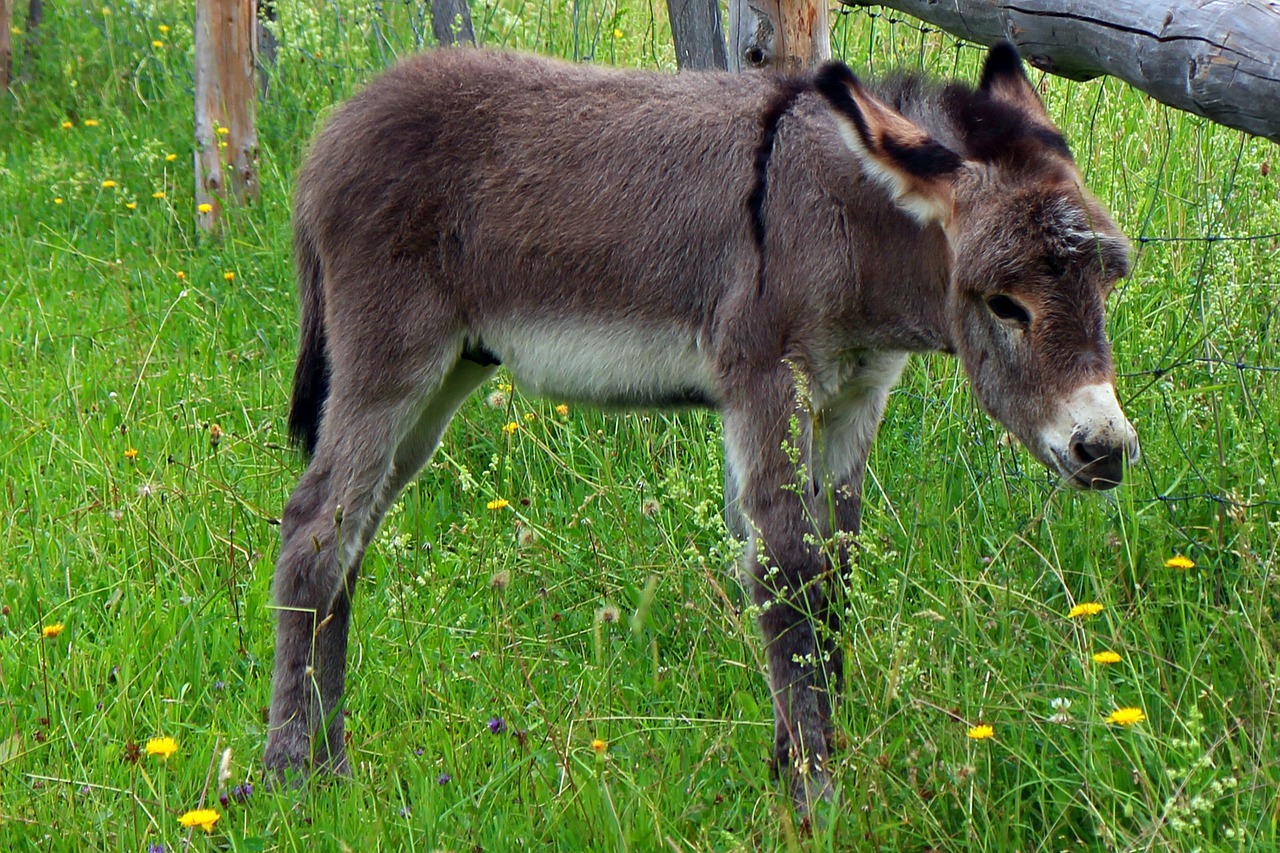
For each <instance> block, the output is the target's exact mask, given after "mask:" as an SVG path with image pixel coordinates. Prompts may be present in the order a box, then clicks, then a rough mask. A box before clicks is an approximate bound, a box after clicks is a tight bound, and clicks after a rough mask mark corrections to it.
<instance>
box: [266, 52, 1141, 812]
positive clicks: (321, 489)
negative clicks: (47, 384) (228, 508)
mask: <svg viewBox="0 0 1280 853" xmlns="http://www.w3.org/2000/svg"><path fill="white" fill-rule="evenodd" d="M294 229H295V252H296V258H297V266H298V273H299V280H300V288H301V330H302V331H301V352H300V354H299V357H298V364H297V370H296V373H295V376H294V390H293V401H292V409H291V413H290V420H289V425H290V430H291V432H292V434H293V436H294V437H295V438H296V439H297V440H298V441H300V442H301V443H302V444H304V445H305V447H306V449H307V450H308V452H309V453H311V455H312V458H311V464H310V467H308V468H307V471H306V473H305V474H304V475H303V477H302V480H301V482H300V483H299V484H298V486H297V488H296V489H295V490H294V492H293V495H292V497H291V498H290V499H289V503H288V506H287V507H286V508H285V512H284V518H283V522H282V527H281V533H282V537H283V544H282V548H281V552H280V558H279V563H278V564H277V568H276V575H275V596H276V599H277V601H278V603H279V608H280V610H279V627H278V634H277V645H276V660H275V677H274V685H273V694H272V700H271V715H270V734H269V738H268V742H267V749H266V763H267V766H268V767H269V768H270V769H271V770H273V771H275V772H276V773H277V774H279V775H284V773H285V771H287V770H290V769H293V770H296V771H299V772H306V770H307V769H308V768H310V767H312V766H315V765H320V766H324V767H327V768H328V769H331V770H333V771H336V772H346V771H347V769H348V767H347V760H346V756H345V753H344V749H343V722H342V695H343V681H344V675H345V668H346V648H347V632H348V624H349V620H350V615H351V594H352V588H353V586H354V584H355V580H356V573H357V569H358V567H359V565H360V560H361V557H362V556H363V554H364V551H365V548H366V547H367V546H368V544H369V541H370V539H371V538H372V536H373V534H374V531H375V530H376V529H377V527H378V524H379V522H380V521H381V519H382V517H383V514H384V513H385V512H386V510H387V508H388V506H389V505H390V504H391V502H392V501H394V500H395V498H396V496H397V495H398V494H399V493H400V491H401V489H403V488H404V486H405V485H406V484H407V483H408V482H409V481H410V479H412V478H413V477H414V476H415V475H416V473H417V472H418V470H419V469H420V468H421V467H422V466H423V464H424V463H425V462H426V461H427V460H428V459H429V458H430V456H431V454H432V452H433V451H434V450H435V448H436V445H437V444H438V443H439V441H440V436H441V434H442V433H443V431H444V429H445V426H446V425H447V424H448V422H449V420H450V418H451V417H452V415H453V413H454V411H455V410H456V409H457V407H458V406H459V405H460V404H461V402H462V401H463V400H464V399H465V398H466V397H467V395H468V394H470V393H471V392H472V391H473V390H474V389H475V388H476V387H477V386H479V385H480V384H481V383H482V382H484V381H485V380H486V379H487V378H489V377H490V376H492V375H493V372H494V371H495V370H496V369H497V365H498V364H505V365H506V366H507V368H508V369H509V370H510V371H511V372H512V374H513V375H514V376H515V377H516V379H517V381H519V382H520V383H521V384H522V385H523V386H524V387H525V388H526V389H528V390H529V391H530V392H531V393H536V394H546V395H550V396H554V397H556V398H559V399H564V400H571V401H580V402H586V403H595V404H600V405H604V406H623V407H626V406H671V405H702V406H712V407H715V408H717V409H718V410H719V411H720V412H721V415H722V417H723V421H724V434H725V452H726V472H727V473H726V478H725V479H726V487H725V500H726V507H727V511H728V514H729V519H730V524H731V527H732V529H733V530H734V532H735V533H737V534H738V535H739V536H741V537H742V538H743V539H744V540H745V541H746V543H747V547H746V555H745V558H744V559H745V561H746V565H747V568H748V569H749V571H750V574H751V576H752V578H753V582H752V593H753V597H754V599H755V601H756V602H757V603H758V604H759V605H760V607H761V609H762V616H761V618H760V626H761V630H762V633H763V635H764V643H765V648H766V652H767V655H766V656H767V660H768V677H769V683H770V686H771V690H772V696H773V703H774V710H775V719H776V727H775V736H774V759H775V763H776V767H777V769H778V770H779V772H780V773H781V775H782V776H783V777H784V779H785V780H786V782H787V784H788V786H789V790H790V793H791V796H792V797H793V799H794V802H795V804H796V806H797V807H798V808H799V809H801V810H803V811H807V810H808V809H810V808H811V807H812V806H813V805H814V804H815V803H817V802H820V801H823V800H829V799H831V798H832V797H833V795H834V791H833V788H832V782H831V771H830V768H829V758H830V752H829V731H828V730H829V727H830V725H831V720H832V706H833V703H834V700H835V696H836V694H837V693H838V690H839V686H840V681H841V678H842V673H843V666H842V661H841V660H840V655H839V649H838V647H836V646H835V645H834V644H833V643H832V642H831V639H830V638H832V637H833V636H835V634H836V632H837V631H838V629H839V627H840V612H839V609H840V608H839V607H838V606H837V605H835V604H833V603H832V602H831V601H830V597H829V593H828V590H829V589H830V587H831V586H832V584H833V583H834V582H836V581H838V578H839V575H838V573H839V572H840V571H842V570H843V569H845V568H846V564H847V558H848V554H847V548H848V544H847V543H848V541H849V539H850V537H851V536H852V535H853V534H855V533H856V532H857V530H858V523H859V514H860V502H861V491H862V479H863V472H864V469H865V466H866V461H867V454H868V450H869V448H870V446H871V442H872V440H873V439H874V437H875V433H876V430H877V427H878V425H879V423H880V418H881V415H882V413H883V410H884V405H885V399H886V396H887V395H888V393H889V390H890V388H891V387H892V386H893V384H894V383H895V382H896V381H897V380H898V376H899V375H900V373H901V372H902V369H903V366H904V364H905V362H906V359H907V356H908V354H909V353H911V352H922V351H942V352H948V353H953V354H956V355H958V356H959V358H960V359H961V361H962V363H963V365H964V369H965V370H966V372H967V373H968V376H969V377H970V380H971V382H972V384H973V387H974V390H975V392H976V394H977V397H978V398H979V399H980V400H981V401H982V403H983V405H984V406H985V407H986V408H987V409H988V410H989V411H990V413H991V414H992V415H993V416H994V417H995V418H997V419H998V420H1000V421H1001V422H1002V423H1003V424H1004V425H1005V426H1006V427H1008V429H1009V430H1010V431H1011V432H1012V433H1013V434H1014V435H1016V436H1018V438H1019V439H1021V441H1022V442H1023V444H1025V445H1026V446H1027V448H1028V449H1030V451H1031V452H1032V453H1033V454H1034V455H1035V456H1036V457H1037V458H1039V459H1040V460H1041V461H1042V462H1044V463H1045V464H1046V465H1048V466H1049V467H1050V468H1052V469H1054V470H1055V471H1057V472H1058V473H1059V474H1060V475H1061V476H1062V477H1063V478H1064V479H1065V480H1066V481H1067V482H1068V483H1069V484H1070V485H1072V486H1075V487H1078V488H1084V489H1102V488H1110V487H1112V486H1114V485H1117V484H1118V483H1119V482H1120V480H1121V478H1122V475H1123V470H1124V466H1125V465H1126V464H1127V463H1129V462H1131V461H1133V460H1134V459H1136V457H1137V453H1138V445H1137V437H1136V435H1135V433H1134V430H1133V428H1132V427H1131V426H1130V424H1129V422H1128V421H1127V420H1126V419H1125V417H1124V414H1123V413H1122V412H1121V410H1120V406H1119V404H1118V403H1117V402H1116V396H1115V390H1114V377H1115V374H1114V370H1113V367H1112V362H1111V350H1110V345H1109V343H1108V341H1107V338H1106V335H1105V331H1104V315H1103V307H1104V302H1105V299H1106V296H1107V294H1108V293H1109V292H1110V290H1111V289H1112V287H1113V286H1114V283H1115V282H1116V280H1117V279H1119V278H1120V277H1122V276H1123V275H1125V274H1126V272H1127V271H1128V269H1129V249H1128V244H1127V242H1126V241H1125V239H1124V237H1123V236H1122V235H1121V234H1120V232H1119V231H1118V229H1117V228H1116V226H1115V224H1114V223H1113V222H1112V221H1111V219H1110V218H1109V216H1108V215H1107V213H1106V211H1105V210H1103V208H1102V207H1101V205H1099V203H1098V202H1097V201H1096V200H1095V199H1094V198H1093V197H1092V196H1091V195H1090V194H1089V192H1088V191H1087V190H1086V189H1085V188H1084V185H1083V183H1082V182H1081V178H1080V174H1079V171H1078V170H1077V168H1076V166H1075V163H1074V161H1073V160H1072V157H1071V153H1070V150H1069V149H1068V147H1067V144H1066V142H1065V140H1064V139H1063V137H1062V135H1061V133H1060V132H1059V131H1058V130H1057V129H1056V128H1055V127H1054V125H1053V123H1052V121H1051V120H1050V119H1049V116H1048V115H1047V114H1046V112H1045V110H1044V107H1043V106H1042V105H1041V102H1040V100H1039V98H1038V97H1037V95H1036V93H1035V91H1034V89H1033V88H1032V86H1031V85H1030V83H1029V82H1028V80H1027V77H1026V75H1025V73H1024V71H1023V68H1022V64H1021V61H1020V60H1019V58H1018V55H1017V53H1016V51H1015V50H1014V49H1013V48H1012V46H1009V45H1001V46H998V47H996V48H994V49H993V50H992V51H991V52H990V54H989V55H988V58H987V62H986V66H985V68H984V70H983V72H982V77H981V80H980V82H979V84H978V86H977V87H976V88H974V87H969V86H966V85H963V84H960V83H949V84H936V83H930V82H927V81H923V80H921V79H918V78H915V77H897V78H893V79H890V80H887V81H884V82H881V83H879V84H875V85H868V84H864V83H862V82H860V81H859V80H858V79H857V78H856V77H855V76H854V75H853V73H852V72H850V71H849V69H848V68H846V67H845V66H844V65H841V64H838V63H832V64H829V65H827V66H825V67H823V68H822V69H821V70H819V71H818V72H817V73H816V74H813V75H809V76H803V77H786V78H783V77H771V76H767V75H742V76H727V75H721V74H681V75H678V76H671V75H663V74H654V73H646V72H635V71H614V70H603V69H599V68H594V67H589V66H583V65H568V64H564V63H560V62H554V61H549V60H544V59H538V58H534V57H530V56H520V55H514V54H501V53H488V52H482V51H469V50H450V51H442V52H436V53H430V54H425V55H422V56H418V57H415V58H412V59H409V60H407V61H405V62H403V63H401V64H400V65H398V66H397V67H395V68H394V69H392V70H391V71H389V72H388V73H387V74H385V75H384V76H383V77H382V78H380V79H379V80H377V81H375V82H374V83H372V84H371V85H370V86H369V87H368V88H367V89H366V90H365V91H364V92H362V93H361V94H359V95H357V96H356V97H355V98H353V99H352V100H351V102H350V103H348V104H347V105H346V106H344V107H343V108H342V109H340V110H339V111H338V112H337V113H336V114H335V115H334V117H333V118H332V120H331V121H330V122H329V123H328V125H327V126H326V127H325V128H324V130H323V131H322V132H321V133H320V134H319V136H318V138H317V139H316V141H315V144H314V146H313V148H312V151H311V154H310V156H309V158H308V160H307V163H306V166H305V167H304V168H303V171H302V175H301V177H300V179H299V184H298V190H297V203H296V211H295V216H294ZM797 454H798V464H797V462H796V461H795V460H796V458H797ZM799 471H803V472H806V475H807V480H806V482H805V483H804V484H802V485H801V487H799V488H797V487H796V482H797V474H798V472H799ZM820 541H835V542H837V543H840V544H839V546H838V549H837V550H838V551H839V553H836V554H835V555H834V560H833V558H832V556H829V555H828V554H826V553H824V552H823V550H822V549H821V548H820V547H819V546H818V545H816V544H814V543H815V542H820ZM833 562H834V565H833ZM819 626H821V628H820V627H819Z"/></svg>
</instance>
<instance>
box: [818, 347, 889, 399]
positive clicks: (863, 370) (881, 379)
mask: <svg viewBox="0 0 1280 853" xmlns="http://www.w3.org/2000/svg"><path fill="white" fill-rule="evenodd" d="M907 358H908V354H907V353H905V352H901V351H898V350H846V351H843V352H840V353H838V354H836V355H834V356H833V357H831V358H829V359H826V360H824V361H822V362H820V363H819V364H817V365H815V366H814V368H813V370H812V372H811V375H810V377H809V381H810V383H811V388H810V396H811V398H812V404H813V408H814V409H815V410H816V411H819V412H822V411H826V410H828V409H832V408H843V407H846V406H849V405H856V404H857V402H858V401H859V400H864V399H865V400H872V399H875V398H883V397H884V395H886V394H888V393H889V391H890V390H891V389H892V388H893V386H894V385H897V384H898V379H899V378H900V377H901V376H902V371H903V369H904V368H905V367H906V364H907Z"/></svg>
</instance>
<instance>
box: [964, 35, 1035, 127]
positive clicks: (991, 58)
mask: <svg viewBox="0 0 1280 853" xmlns="http://www.w3.org/2000/svg"><path fill="white" fill-rule="evenodd" d="M978 91H979V92H983V93H985V94H987V95H988V96H990V97H991V98H992V99H993V100H996V101H1003V102H1004V103H1007V104H1011V105H1013V106H1016V107H1019V108H1021V109H1023V110H1028V111H1030V113H1031V114H1032V115H1035V116H1038V117H1040V118H1043V119H1045V120H1046V121H1048V120H1049V113H1048V112H1047V111H1046V110H1045V108H1044V102H1043V101H1041V100H1040V96H1039V95H1038V94H1036V87H1035V86H1033V85H1031V80H1030V78H1028V77H1027V70H1026V68H1024V67H1023V65H1022V57H1021V56H1019V55H1018V49H1017V48H1016V47H1014V46H1013V43H1012V42H1007V41H1000V42H996V43H995V44H994V45H993V46H992V47H991V50H989V51H987V61H986V62H984V63H983V65H982V77H981V78H980V82H979V83H978Z"/></svg>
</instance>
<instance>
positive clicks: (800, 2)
mask: <svg viewBox="0 0 1280 853" xmlns="http://www.w3.org/2000/svg"><path fill="white" fill-rule="evenodd" d="M830 58H831V24H830V19H829V16H828V14H827V4H826V2H825V0H730V3H729V69H730V70H731V71H742V70H744V69H748V68H777V69H780V70H784V71H797V70H799V69H801V68H812V67H813V66H815V65H818V64H819V63H821V62H825V61H826V60H828V59H830Z"/></svg>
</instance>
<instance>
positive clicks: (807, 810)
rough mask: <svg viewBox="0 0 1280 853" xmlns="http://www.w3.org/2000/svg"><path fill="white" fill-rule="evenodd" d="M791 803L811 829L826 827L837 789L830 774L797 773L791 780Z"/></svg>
mask: <svg viewBox="0 0 1280 853" xmlns="http://www.w3.org/2000/svg"><path fill="white" fill-rule="evenodd" d="M791 802H792V804H793V805H794V806H795V810H796V815H797V816H798V817H800V818H802V819H803V820H804V821H805V822H806V823H808V824H809V825H810V826H811V827H814V828H818V829H821V828H822V827H824V826H826V824H827V819H828V816H829V814H830V812H831V806H832V805H833V804H834V803H835V802H836V789H835V786H834V785H833V784H832V783H831V776H830V774H828V773H825V772H822V773H818V772H813V771H810V772H808V773H795V774H794V775H793V776H792V779H791Z"/></svg>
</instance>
